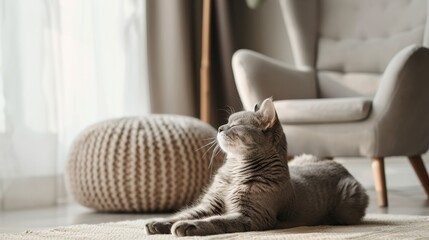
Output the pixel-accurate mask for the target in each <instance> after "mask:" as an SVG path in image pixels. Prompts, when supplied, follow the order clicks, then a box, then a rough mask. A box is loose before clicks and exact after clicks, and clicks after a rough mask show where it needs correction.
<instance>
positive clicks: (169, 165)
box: [67, 115, 216, 212]
mask: <svg viewBox="0 0 429 240" xmlns="http://www.w3.org/2000/svg"><path fill="white" fill-rule="evenodd" d="M215 136H216V130H215V129H214V128H213V127H211V126H210V125H208V124H206V123H203V122H202V121H200V120H198V119H195V118H191V117H184V116H173V115H151V116H147V117H140V118H121V119H114V120H109V121H105V122H100V123H98V124H95V125H93V126H91V127H89V128H88V129H86V130H85V131H84V132H83V133H82V134H81V135H80V136H79V137H78V139H77V140H76V141H75V144H74V145H73V147H72V150H71V154H70V159H69V162H68V168H67V174H68V182H69V187H70V189H71V192H72V194H73V195H74V198H75V199H76V200H77V201H78V202H79V203H81V204H83V205H85V206H87V207H90V208H94V209H96V210H100V211H133V212H137V211H138V212H165V211H172V210H177V209H179V208H181V207H183V206H185V205H187V204H189V203H190V202H192V201H193V200H195V199H196V198H197V197H198V196H199V195H200V194H201V192H202V190H203V188H204V186H205V185H207V183H208V182H209V180H210V178H211V176H212V174H213V173H214V171H215V169H214V168H209V163H210V158H211V155H212V153H211V152H210V151H208V147H204V146H205V145H207V144H208V143H209V142H210V141H211V140H213V138H214V137H215ZM207 151H208V152H207ZM206 152H207V153H206Z"/></svg>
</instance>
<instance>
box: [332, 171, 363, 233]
mask: <svg viewBox="0 0 429 240" xmlns="http://www.w3.org/2000/svg"><path fill="white" fill-rule="evenodd" d="M337 187H338V188H337V194H338V195H337V203H336V207H335V209H334V211H333V213H332V220H333V222H334V223H335V224H339V225H350V224H357V223H359V222H360V221H361V220H362V218H363V217H364V216H365V211H366V208H367V207H368V203H369V198H368V195H367V194H366V191H365V189H364V188H363V187H362V185H361V184H360V183H359V182H357V181H356V179H354V178H353V177H347V178H343V179H341V180H340V182H339V183H338V185H337Z"/></svg>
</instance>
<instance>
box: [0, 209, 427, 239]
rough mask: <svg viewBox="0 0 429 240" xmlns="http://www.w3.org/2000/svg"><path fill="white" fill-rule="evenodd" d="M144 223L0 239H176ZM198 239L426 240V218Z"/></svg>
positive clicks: (372, 217)
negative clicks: (153, 231) (148, 229)
mask: <svg viewBox="0 0 429 240" xmlns="http://www.w3.org/2000/svg"><path fill="white" fill-rule="evenodd" d="M146 221H147V220H138V221H125V222H115V223H103V224H95V225H74V226H69V227H57V228H53V229H48V230H39V231H31V230H28V231H26V232H24V233H19V234H0V239H8V240H16V239H20V240H21V239H32V240H33V239H34V240H37V239H102V240H108V239H112V240H113V239H115V240H120V239H142V240H145V239H155V240H157V239H173V238H174V239H177V238H176V237H173V236H171V235H154V236H146V235H145V234H144V232H143V228H142V226H143V224H144V223H145V222H146ZM182 239H184V238H182ZM202 239H305V240H312V239H429V217H421V216H401V215H379V214H369V215H367V217H366V218H365V221H364V222H363V223H362V224H361V225H355V226H316V227H297V228H291V229H284V230H273V231H266V232H246V233H234V234H224V235H215V236H209V237H204V238H202Z"/></svg>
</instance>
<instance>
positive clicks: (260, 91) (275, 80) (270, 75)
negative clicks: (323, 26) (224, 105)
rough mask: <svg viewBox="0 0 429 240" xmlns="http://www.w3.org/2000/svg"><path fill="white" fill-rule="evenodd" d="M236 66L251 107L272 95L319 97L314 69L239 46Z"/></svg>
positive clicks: (245, 103)
mask: <svg viewBox="0 0 429 240" xmlns="http://www.w3.org/2000/svg"><path fill="white" fill-rule="evenodd" d="M232 69H233V72H234V78H235V83H236V85H237V90H238V93H239V95H240V98H241V101H242V103H243V106H244V108H245V109H247V110H251V109H252V108H253V106H254V104H255V103H258V102H260V101H261V100H263V99H265V98H267V97H270V96H272V97H274V99H276V100H282V99H303V98H316V97H317V90H316V80H315V72H314V71H313V70H312V69H305V70H299V69H296V68H294V67H292V66H289V65H286V64H282V63H281V62H279V61H276V60H274V59H271V58H269V57H267V56H264V55H262V54H259V53H256V52H253V51H250V50H238V51H237V52H236V53H235V54H234V56H233V57H232Z"/></svg>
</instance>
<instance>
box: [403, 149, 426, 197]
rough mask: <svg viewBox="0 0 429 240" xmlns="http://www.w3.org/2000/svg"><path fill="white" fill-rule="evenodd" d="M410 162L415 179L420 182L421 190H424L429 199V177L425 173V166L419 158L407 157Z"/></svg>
mask: <svg viewBox="0 0 429 240" xmlns="http://www.w3.org/2000/svg"><path fill="white" fill-rule="evenodd" d="M408 159H409V160H410V163H411V166H413V168H414V172H415V173H416V174H417V177H418V178H419V180H420V183H421V184H422V186H423V188H424V189H425V192H426V195H427V196H428V197H429V176H428V172H427V171H426V168H425V164H424V162H423V159H422V157H421V156H411V157H408Z"/></svg>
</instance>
